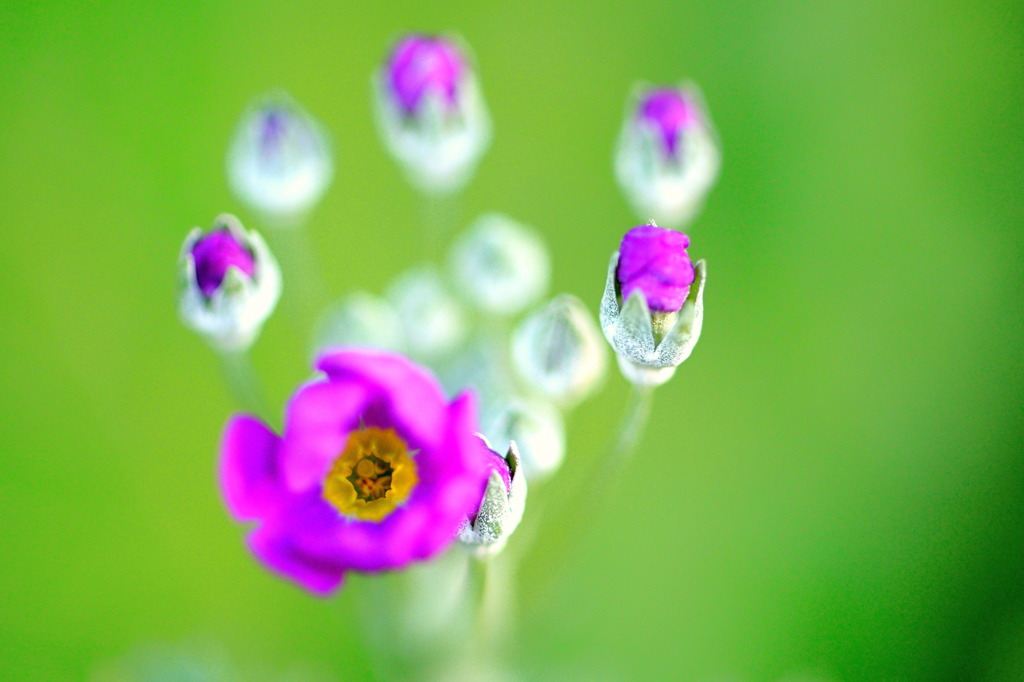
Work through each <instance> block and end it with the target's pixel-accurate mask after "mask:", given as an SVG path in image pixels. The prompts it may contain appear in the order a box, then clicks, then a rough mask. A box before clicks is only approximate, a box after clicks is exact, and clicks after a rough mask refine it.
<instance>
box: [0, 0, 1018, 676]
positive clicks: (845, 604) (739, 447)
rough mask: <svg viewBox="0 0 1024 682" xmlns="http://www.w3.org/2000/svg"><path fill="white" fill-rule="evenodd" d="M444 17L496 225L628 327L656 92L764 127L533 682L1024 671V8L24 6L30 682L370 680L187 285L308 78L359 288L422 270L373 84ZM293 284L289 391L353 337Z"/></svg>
mask: <svg viewBox="0 0 1024 682" xmlns="http://www.w3.org/2000/svg"><path fill="white" fill-rule="evenodd" d="M407 30H428V31H438V30H454V31H457V32H459V33H460V34H462V35H463V36H464V38H465V39H466V41H467V42H468V43H469V44H470V45H471V46H472V47H473V48H474V50H475V53H476V58H477V62H478V65H479V73H480V76H481V79H482V83H483V87H484V92H485V95H486V98H487V101H488V104H489V106H490V110H491V113H492V116H493V119H494V123H495V138H494V143H493V145H492V147H491V149H490V151H489V152H488V153H487V155H486V156H485V157H484V160H483V163H482V165H481V167H480V169H479V172H478V174H477V176H476V178H475V180H474V182H473V183H472V184H471V185H470V187H469V189H468V191H467V192H466V193H465V194H464V197H463V202H462V207H461V212H462V216H463V218H466V219H469V218H471V217H473V216H475V215H477V214H478V213H480V212H483V211H485V210H500V211H503V212H506V213H508V214H510V215H512V216H514V217H516V218H518V219H520V220H522V221H524V222H526V223H528V224H531V225H534V226H536V227H537V228H538V229H539V230H541V231H543V233H544V235H545V237H546V239H547V241H548V243H549V246H550V248H551V251H552V255H553V260H554V265H555V271H554V276H553V285H554V289H555V290H556V291H569V292H572V293H575V294H577V295H578V296H580V297H581V298H583V299H584V300H586V301H589V302H590V303H591V304H592V308H593V309H594V310H595V312H596V308H597V301H598V299H599V297H600V292H601V289H602V286H603V280H604V275H605V267H606V263H607V257H608V254H609V253H610V251H611V250H612V249H614V248H615V247H616V244H617V241H618V239H619V238H620V237H621V235H622V233H623V232H624V231H625V230H626V229H627V228H628V227H630V226H631V225H633V224H635V223H636V222H638V221H637V220H636V219H635V217H634V216H633V215H632V214H631V212H630V210H629V208H628V205H627V204H626V202H625V200H624V199H623V198H622V196H621V195H620V193H619V191H618V189H617V187H616V185H615V183H614V179H613V176H612V171H611V150H612V148H613V145H614V140H615V137H616V135H617V132H618V128H619V125H620V121H621V115H622V111H623V103H624V100H625V97H626V95H627V93H628V91H629V89H630V87H631V86H632V85H633V84H634V82H635V81H637V80H640V79H646V80H649V81H654V82H675V81H677V80H679V79H681V78H683V77H690V78H693V79H695V80H696V81H697V82H699V83H700V84H701V86H702V88H703V90H704V93H705V95H706V97H707V100H708V103H709V107H710V110H711V113H712V116H713V118H714V120H715V122H716V125H717V127H718V129H719V133H720V135H721V138H722V142H723V149H724V166H723V173H722V176H721V180H720V183H719V185H718V187H717V188H716V190H715V191H713V193H712V194H711V197H710V200H709V201H708V204H707V207H706V210H705V211H704V213H703V214H702V216H701V217H700V218H699V219H698V220H697V222H696V224H694V225H693V226H692V227H691V228H690V230H689V232H690V233H691V235H692V238H693V246H692V248H691V253H692V254H693V255H695V256H698V257H704V258H707V260H708V261H709V263H710V272H711V281H710V286H709V289H708V294H707V301H706V305H707V318H706V323H705V330H704V335H703V338H702V340H701V343H700V345H699V346H698V348H697V351H696V352H695V354H694V355H693V357H692V358H691V359H690V360H689V361H688V362H687V363H686V365H684V366H683V367H682V368H681V370H680V371H679V372H678V373H677V375H676V377H675V379H674V380H673V381H672V382H671V383H669V384H668V385H666V386H665V387H664V388H662V389H661V390H660V391H659V392H658V395H657V400H656V403H655V408H654V413H653V419H652V425H651V428H650V429H649V430H648V432H647V434H646V436H645V437H644V439H643V442H642V443H641V446H640V451H639V452H638V453H637V457H636V458H635V459H634V460H633V462H632V464H631V466H630V467H629V469H628V471H627V472H626V473H625V474H624V475H623V477H622V480H621V481H620V483H619V485H618V486H617V487H616V489H615V491H614V493H613V494H612V495H611V496H609V497H607V498H606V499H599V500H594V501H593V506H592V507H590V508H589V509H586V510H581V511H579V512H578V513H579V514H581V515H585V516H587V517H588V521H587V524H588V526H589V528H590V531H588V532H587V533H586V534H585V535H584V536H583V537H582V538H581V540H580V542H579V545H578V549H576V550H575V551H574V552H572V553H570V554H569V555H568V557H567V558H558V557H559V556H560V555H559V553H558V552H557V547H555V544H556V543H557V542H558V538H559V535H558V533H557V532H556V531H557V529H555V528H553V527H545V528H543V529H542V530H541V531H540V534H539V536H538V538H537V542H536V545H535V547H534V549H533V551H532V553H531V554H530V555H529V556H528V557H527V558H526V559H525V560H524V562H523V564H522V567H521V570H520V574H519V582H520V601H519V606H518V608H519V620H518V631H519V638H518V641H517V643H516V644H514V645H511V644H510V652H509V653H510V654H511V655H512V656H514V658H515V659H516V660H518V661H519V665H520V668H519V670H520V672H521V673H522V674H524V675H526V676H529V677H534V678H547V679H560V678H566V677H589V678H609V679H650V678H675V679H686V680H691V679H692V680H799V679H827V680H828V679H830V680H967V679H970V680H1021V679H1024V589H1022V588H1024V580H1022V578H1024V570H1022V568H1024V466H1022V457H1024V448H1022V434H1024V429H1022V427H1024V424H1022V407H1021V404H1022V398H1024V395H1022V393H1024V390H1022V389H1024V386H1022V381H1021V379H1022V370H1024V367H1022V364H1024V360H1022V357H1024V356H1022V353H1021V343H1020V338H1021V335H1022V333H1024V315H1022V312H1021V304H1020V294H1021V291H1022V286H1021V285H1022V281H1021V280H1022V269H1021V266H1022V249H1021V243H1020V239H1021V230H1020V228H1021V225H1022V218H1024V202H1022V194H1021V190H1022V186H1024V185H1022V181H1024V163H1022V159H1024V134H1022V128H1021V125H1020V123H1021V111H1022V105H1024V88H1022V85H1024V78H1022V76H1024V73H1022V66H1024V56H1022V55H1024V5H1022V4H1021V3H1020V2H1019V0H1006V1H999V2H988V3H967V2H943V1H938V2H936V1H930V2H926V1H925V0H896V1H895V2H893V1H891V0H886V1H884V2H883V1H881V0H869V1H867V2H863V1H860V2H854V1H852V0H850V1H847V2H780V3H763V2H756V1H754V0H749V1H747V2H737V3H722V2H714V1H712V0H699V1H695V2H687V3H678V2H631V3H621V4H614V5H613V4H608V5H602V4H596V3H595V4H586V5H585V4H583V3H579V4H574V3H567V2H544V3H539V2H538V3H529V4H523V5H519V6H515V7H513V6H511V5H500V4H498V3H493V4H491V3H476V2H464V3H430V4H429V5H428V4H427V3H408V4H406V5H401V4H391V3H389V4H374V5H371V4H366V5H361V6H356V5H345V4H341V3H323V4H308V3H302V2H239V1H236V2H204V3H194V4H193V3H186V4H182V5H176V4H173V3H127V2H113V3H106V4H90V3H76V2H63V3H61V2H39V3H28V2H17V1H9V2H5V3H4V4H3V6H2V7H0V102H2V105H3V106H2V107H0V188H2V189H0V196H2V209H0V210H2V215H3V217H4V229H3V235H4V236H3V238H2V239H0V257H2V263H0V290H2V294H0V301H2V304H0V305H2V331H0V357H2V360H0V386H2V398H0V400H2V403H0V407H2V409H0V430H2V432H3V435H4V438H3V441H2V442H3V445H2V446H0V518H2V521H0V527H2V528H3V531H2V536H0V537H2V542H0V576H2V577H0V673H2V677H3V678H4V679H12V680H22V679H83V678H86V679H88V678H90V677H92V676H94V675H96V674H98V671H103V670H105V669H107V668H109V667H110V666H115V667H116V666H117V665H118V662H119V661H125V660H133V657H136V656H140V655H141V656H145V654H144V653H143V654H140V653H139V652H140V651H142V652H145V651H147V650H149V649H151V648H153V647H158V648H159V647H170V648H171V649H174V650H178V649H180V650H184V651H192V650H209V649H212V650H214V651H216V652H217V653H216V656H219V657H222V658H224V659H226V660H228V661H230V665H231V666H234V667H238V668H243V669H246V670H263V671H266V672H264V673H259V674H257V673H252V678H253V679H258V678H259V675H260V674H265V675H268V676H269V675H271V674H272V673H274V671H277V672H281V671H285V672H287V671H292V670H295V669H303V670H305V669H310V670H315V671H321V672H323V673H324V674H325V675H327V676H328V678H329V677H330V676H332V675H336V676H338V677H340V678H343V679H358V678H364V677H365V676H366V675H368V674H370V673H369V672H368V671H369V670H371V664H372V663H373V662H372V661H371V660H370V652H369V650H368V649H367V648H366V647H365V644H364V642H363V639H362V634H361V633H362V632H363V630H364V628H363V627H362V626H361V623H360V618H361V615H360V611H359V610H358V609H357V602H358V600H359V595H358V594H355V593H354V592H355V591H356V590H358V589H359V588H360V587H361V585H360V584H359V583H354V584H353V586H352V587H353V589H352V590H348V591H344V592H342V593H341V595H340V596H339V597H337V598H336V599H333V600H328V601H321V600H317V599H314V598H311V597H309V596H307V595H305V594H304V593H302V592H301V591H299V590H298V589H296V588H295V587H293V586H292V585H290V584H287V583H285V582H283V581H280V580H277V579H275V578H274V577H272V576H270V575H269V574H268V573H267V572H265V571H264V570H263V569H262V568H261V567H260V566H259V565H257V564H256V563H255V562H254V561H253V560H252V559H251V558H250V556H249V555H248V553H247V552H246V551H245V550H244V548H243V545H242V530H241V529H240V528H239V527H237V526H236V525H234V524H233V523H232V522H230V521H229V519H228V517H227V515H226V514H225V511H224V509H223V507H222V504H221V501H220V498H219V494H218V491H217V488H216V484H215V479H214V475H213V474H214V462H215V456H216V449H217V442H218V439H219V435H220V430H221V428H222V425H223V423H224V421H225V419H226V417H227V416H228V415H229V413H230V412H231V411H232V410H233V409H234V408H233V405H232V402H231V399H230V396H229V394H228V393H227V391H226V390H225V388H224V387H223V383H222V380H221V373H220V368H219V365H218V362H217V360H216V358H215V356H214V355H213V354H211V353H210V352H209V351H208V349H207V348H206V346H205V345H204V343H203V342H202V340H201V339H199V338H198V337H196V336H195V335H194V334H193V333H191V332H190V331H188V330H187V329H185V328H184V327H183V326H182V325H181V324H180V322H179V321H178V319H177V313H176V306H175V298H174V272H175V261H176V258H177V254H178V249H179V247H180V243H181V241H182V239H183V238H184V236H185V234H186V232H187V231H188V230H189V229H190V228H191V227H192V226H194V225H200V226H204V227H205V226H208V225H209V224H210V222H211V221H212V219H213V218H214V216H215V215H217V214H218V213H220V212H223V211H233V212H237V213H238V214H239V215H240V217H242V219H243V221H247V222H249V223H250V224H251V225H254V226H255V225H257V224H258V223H257V221H256V218H255V216H251V215H250V214H249V213H247V211H246V210H245V209H244V207H242V206H241V205H239V203H238V202H237V201H236V200H235V199H234V198H233V197H232V196H231V194H230V192H229V190H228V188H227V184H226V180H225V176H224V156H225V151H226V148H227V143H228V139H229V136H230V134H231V131H232V128H233V126H234V124H235V122H236V120H237V118H238V116H239V115H240V113H241V111H242V110H243V108H244V106H245V105H246V103H247V102H248V101H249V99H250V98H251V97H253V96H255V95H258V94H260V93H262V92H264V91H266V90H268V89H272V88H275V87H279V86H280V87H284V88H287V89H288V90H289V91H290V92H291V93H292V94H294V95H295V97H296V98H297V99H298V100H299V101H300V102H302V103H303V104H304V105H305V106H306V107H307V108H308V109H309V110H310V111H311V112H312V113H313V114H315V115H316V116H318V117H319V118H320V119H321V120H322V121H323V122H324V123H325V125H326V126H327V127H328V128H329V129H330V131H331V132H332V134H333V137H334V141H335V146H336V151H337V176H336V179H335V182H334V184H333V185H332V187H331V189H330V191H329V192H328V194H327V196H326V198H325V200H324V201H323V202H322V203H321V205H320V206H319V207H318V209H317V210H316V211H315V213H314V215H313V216H312V220H311V223H310V225H309V230H308V238H309V241H310V243H311V245H312V248H313V249H314V250H315V252H316V253H318V254H319V257H320V262H321V264H322V270H323V275H324V278H325V279H326V282H327V285H328V287H329V289H330V293H331V294H332V295H333V296H337V295H341V294H342V293H344V292H346V291H348V290H351V289H354V288H357V287H358V288H368V289H370V290H371V291H380V290H381V289H382V288H383V287H384V285H385V284H386V283H387V281H388V280H389V279H390V278H391V277H392V276H393V275H394V274H396V273H397V272H398V271H399V270H400V269H403V268H405V267H408V266H410V265H414V264H416V263H418V262H419V259H420V258H421V249H420V245H421V239H422V237H421V234H420V229H421V228H420V220H421V215H422V206H421V201H420V199H419V197H418V196H417V195H416V194H415V192H414V191H413V190H412V189H411V188H410V187H409V186H408V185H407V183H406V182H405V181H404V179H403V177H402V175H401V173H400V172H399V170H398V169H397V167H396V166H395V164H394V163H393V162H392V161H391V159H390V158H388V156H387V155H386V153H385V152H384V150H383V147H382V145H381V143H380V141H379V139H378V136H377V134H376V130H375V128H374V123H373V120H372V116H371V111H372V110H371V105H370V99H369V95H370V87H369V76H370V73H371V71H372V70H373V69H374V68H375V66H376V65H377V63H378V61H379V60H380V59H381V57H382V54H383V52H384V50H385V49H386V47H387V45H388V44H389V41H391V40H392V39H393V38H394V37H395V36H396V34H398V33H400V32H402V31H407ZM273 236H274V235H271V237H273ZM271 246H272V247H273V246H274V240H273V239H271ZM286 277H287V273H286ZM285 291H286V294H285V297H284V299H283V300H282V304H281V306H280V307H279V309H278V312H277V314H276V315H275V316H274V317H273V318H272V319H271V320H270V322H269V323H268V324H267V326H266V328H265V331H264V334H263V337H262V339H261V341H260V343H259V344H258V345H257V347H256V348H255V350H254V353H253V361H254V364H255V366H256V368H257V370H258V371H259V372H260V374H261V375H262V376H263V377H264V379H265V381H266V383H267V385H268V387H269V392H270V395H271V399H272V401H273V403H274V405H281V404H283V401H284V400H285V399H286V398H287V396H288V395H289V394H290V393H291V391H292V390H293V389H294V387H295V385H296V384H297V383H298V382H299V381H301V380H303V379H304V378H305V377H306V376H307V374H308V366H307V343H308V333H309V331H310V325H312V322H313V319H312V315H311V314H310V312H309V311H308V310H307V309H306V308H304V307H303V306H302V305H301V304H300V302H297V301H296V300H294V299H293V298H289V297H288V295H287V286H286V290H285ZM625 397H626V384H625V382H624V381H623V380H622V378H621V377H620V376H618V374H617V373H616V374H615V375H614V376H611V377H610V378H609V380H608V381H607V383H606V385H605V390H604V391H603V392H602V393H601V394H600V395H599V396H598V397H597V398H594V399H592V400H590V401H589V402H587V403H585V404H584V405H583V406H582V407H581V408H580V409H579V410H577V411H576V412H575V413H574V414H573V415H572V418H571V421H570V431H569V443H570V451H569V454H568V458H567V461H566V464H565V468H564V470H563V472H562V475H561V478H559V479H556V483H554V484H552V485H551V486H549V489H548V490H547V491H545V495H550V496H555V495H557V493H558V488H559V486H562V485H564V486H565V487H566V488H568V487H571V485H572V484H573V483H574V482H575V481H578V480H579V479H580V473H579V472H580V471H582V470H583V469H585V468H586V467H587V466H588V465H590V464H591V463H592V462H593V461H594V460H595V458H596V457H597V455H598V453H599V452H600V451H601V450H602V448H603V447H604V445H605V443H606V441H608V440H609V439H610V438H611V437H612V436H613V435H614V434H613V426H612V425H613V424H614V422H615V420H616V419H617V418H618V415H619V414H620V412H621V410H622V406H623V403H624V401H625ZM527 514H528V515H529V510H528V511H527ZM275 674H276V673H275Z"/></svg>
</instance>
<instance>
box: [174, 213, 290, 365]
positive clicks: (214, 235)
mask: <svg viewBox="0 0 1024 682" xmlns="http://www.w3.org/2000/svg"><path fill="white" fill-rule="evenodd" d="M178 290H179V291H178V304H179V309H180V311H181V318H182V320H184V322H185V324H187V325H188V326H190V327H192V328H193V329H195V330H196V331H197V332H199V333H200V334H202V335H203V336H205V337H206V338H207V339H208V340H209V341H210V343H212V344H213V345H215V346H217V347H218V348H221V349H223V350H229V351H230V350H242V349H245V348H247V347H248V346H249V345H250V344H251V343H252V342H253V340H255V338H256V335H257V334H259V331H260V327H261V326H262V325H263V322H264V321H265V320H266V319H267V317H269V316H270V313H271V312H273V310H274V306H275V305H277V299H278V298H279V297H280V295H281V271H280V269H279V268H278V266H277V262H276V261H275V260H274V257H273V256H272V255H271V254H270V250H269V249H267V245H266V244H265V243H264V242H263V239H262V238H260V236H259V235H258V234H257V233H256V232H253V231H246V230H245V229H244V228H243V227H242V224H241V223H240V222H239V221H238V219H237V218H235V217H234V216H232V215H227V214H225V215H222V216H219V217H218V218H217V219H216V220H215V221H214V223H213V228H212V229H211V230H210V231H209V232H205V233H204V232H203V231H202V230H201V229H200V228H198V227H197V228H195V229H193V230H192V232H190V233H189V235H188V237H187V238H186V239H185V244H184V245H183V246H182V249H181V256H180V257H179V259H178Z"/></svg>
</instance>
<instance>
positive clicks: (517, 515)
mask: <svg viewBox="0 0 1024 682" xmlns="http://www.w3.org/2000/svg"><path fill="white" fill-rule="evenodd" d="M480 447H483V448H486V449H487V451H488V453H489V457H490V469H491V474H490V476H489V477H488V479H487V485H486V487H485V488H484V491H483V497H482V499H481V500H480V506H479V508H478V509H477V510H476V512H475V513H473V514H471V515H470V516H469V517H468V518H467V519H466V520H465V521H464V522H463V524H462V528H460V529H459V540H460V541H461V542H462V543H463V544H466V545H470V546H471V547H473V548H474V549H475V550H476V551H477V553H478V554H497V553H498V552H500V551H501V550H502V549H504V547H505V543H506V542H508V538H509V536H510V535H512V533H513V532H515V530H516V528H517V527H518V526H519V522H520V521H521V520H522V519H523V511H524V509H525V508H526V477H524V476H523V475H522V471H521V470H520V467H519V450H518V448H517V447H516V444H515V443H514V442H512V443H509V444H508V452H507V454H506V455H505V456H502V455H499V454H498V453H497V452H495V451H494V450H492V449H491V445H490V443H488V442H487V439H485V438H483V437H481V439H480Z"/></svg>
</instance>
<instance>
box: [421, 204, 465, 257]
mask: <svg viewBox="0 0 1024 682" xmlns="http://www.w3.org/2000/svg"><path fill="white" fill-rule="evenodd" d="M458 216H459V198H458V196H457V195H454V194H427V195H425V196H424V198H423V239H424V242H425V243H424V248H423V253H424V254H426V256H427V257H428V259H430V260H432V261H436V260H438V259H439V258H440V257H441V253H442V251H443V247H444V242H445V239H446V237H447V236H448V235H449V234H450V232H451V231H452V229H453V228H454V227H455V224H456V223H457V222H458Z"/></svg>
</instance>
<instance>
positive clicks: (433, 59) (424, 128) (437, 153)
mask: <svg viewBox="0 0 1024 682" xmlns="http://www.w3.org/2000/svg"><path fill="white" fill-rule="evenodd" d="M375 90H376V102H377V120H378V123H379V127H380V131H381V136H382V137H383V138H384V142H385V144H386V145H387V146H388V149H389V150H390V151H391V153H392V154H393V155H394V156H395V157H396V158H397V159H398V161H399V162H400V163H401V164H402V165H403V166H404V167H405V170H406V171H407V172H408V174H409V176H410V178H411V179H412V181H413V182H414V183H415V184H416V185H417V186H418V187H420V189H422V190H424V191H427V192H431V193H440V194H443V193H448V192H452V191H455V190H457V189H459V188H460V187H462V186H463V185H464V184H465V183H466V181H467V180H468V179H469V177H470V175H471V173H472V171H473V168H474V167H475V166H476V163H477V161H478V160H479V158H480V156H481V155H482V154H483V152H484V150H485V149H486V148H487V145H488V143H489V142H490V135H491V123H490V118H489V117H488V115H487V110H486V108H485V106H484V102H483V96H482V94H481V93H480V88H479V86H478V85H477V81H476V77H475V75H474V73H473V69H472V66H471V64H470V61H469V59H468V58H467V53H466V50H465V48H464V47H463V46H462V45H461V43H460V42H459V41H457V40H456V39H453V38H450V37H447V36H432V35H424V34H411V35H407V36H405V37H403V38H402V39H401V40H399V41H398V42H397V43H396V44H395V46H394V47H393V48H392V50H391V52H390V54H389V55H388V57H387V59H385V61H384V64H383V65H382V66H381V68H380V69H379V71H378V72H377V76H376V78H375Z"/></svg>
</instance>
